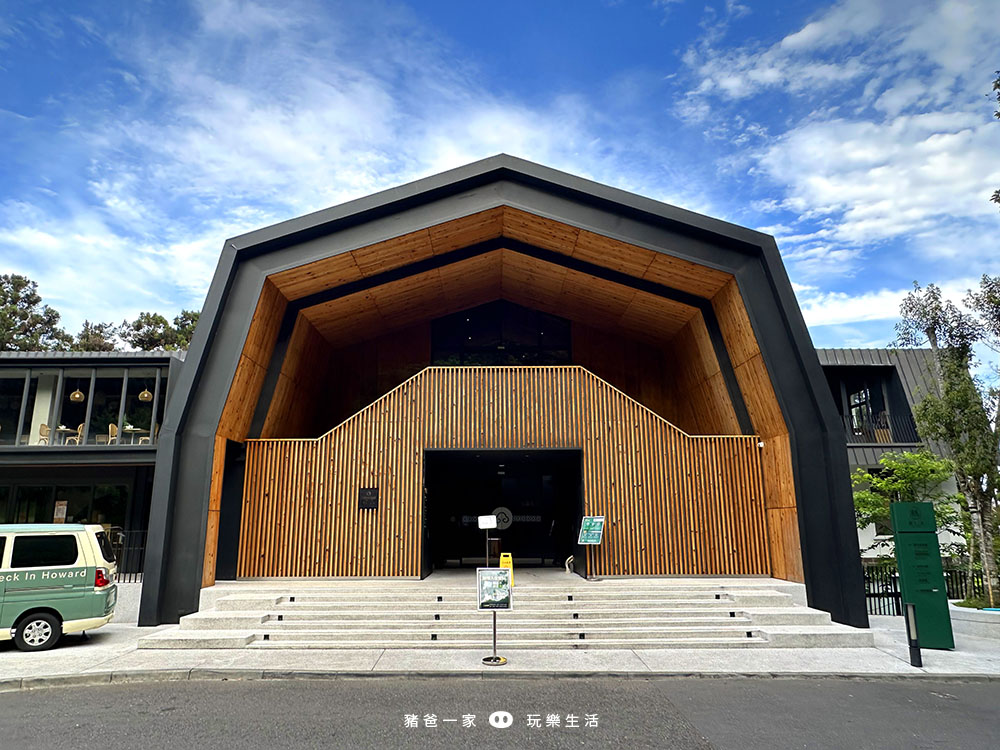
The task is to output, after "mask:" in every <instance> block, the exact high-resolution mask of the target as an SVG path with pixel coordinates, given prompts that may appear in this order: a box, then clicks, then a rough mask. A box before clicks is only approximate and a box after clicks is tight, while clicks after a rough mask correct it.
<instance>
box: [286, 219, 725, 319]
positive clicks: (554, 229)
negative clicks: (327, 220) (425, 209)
mask: <svg viewBox="0 0 1000 750" xmlns="http://www.w3.org/2000/svg"><path fill="white" fill-rule="evenodd" d="M499 236H504V237H509V238H512V239H517V240H521V241H523V242H527V243H529V244H531V245H535V246H536V247H540V248H543V249H546V250H552V251H555V252H558V253H562V254H564V255H571V256H573V257H574V258H576V259H579V260H581V261H584V262H587V263H593V264H595V265H599V266H603V267H604V268H609V269H611V270H614V271H617V272H619V273H624V274H627V275H629V276H634V277H636V278H643V279H646V280H649V281H653V282H656V283H659V284H663V285H665V286H669V287H672V288H674V289H678V290H681V291H685V292H688V293H690V294H695V295H697V296H699V297H704V298H706V299H711V298H712V297H713V296H715V295H716V294H717V293H718V292H719V290H720V289H721V288H722V287H723V286H724V285H725V284H726V282H727V281H729V280H730V279H731V278H732V276H731V275H730V274H727V273H724V272H722V271H717V270H715V269H713V268H709V267H707V266H702V265H699V264H697V263H692V262H690V261H686V260H681V259H680V258H675V257H673V256H670V255H666V254H664V253H659V252H655V251H653V250H649V249H647V248H643V247H638V246H637V245H631V244H629V243H627V242H622V241H620V240H616V239H611V238H609V237H605V236H603V235H600V234H597V233H595V232H591V231H587V230H583V229H579V228H577V227H573V226H570V225H568V224H565V223H562V222H558V221H555V220H553V219H547V218H545V217H542V216H538V215H536V214H532V213H530V212H528V211H524V210H521V209H517V208H511V207H510V206H500V207H497V208H492V209H488V210H486V211H479V212H477V213H474V214H470V215H469V216H463V217H460V218H457V219H452V220H450V221H446V222H442V223H441V224H438V225H435V226H433V227H430V228H427V229H421V230H418V231H416V232H411V233H409V234H405V235H401V236H399V237H394V238H391V239H388V240H385V241H383V242H379V243H376V244H374V245H369V246H367V247H362V248H358V249H356V250H352V251H350V252H346V253H341V254H339V255H337V256H334V257H332V258H324V259H322V260H318V261H314V262H313V263H309V264H305V265H303V266H299V267H297V268H292V269H288V270H285V271H281V272H279V273H276V274H273V275H272V276H271V277H270V279H271V281H272V282H273V283H274V285H275V286H276V287H277V288H278V290H279V291H281V293H282V294H283V295H284V296H285V298H286V299H288V300H296V299H301V298H302V297H305V296H307V295H310V294H314V293H317V292H322V291H324V290H327V289H332V288H335V287H337V286H340V285H342V284H345V283H348V282H351V281H356V280H358V279H360V278H364V277H370V276H372V275H375V274H378V273H382V272H384V271H389V270H392V269H394V268H398V267H400V266H404V265H408V264H410V263H414V262H416V261H419V260H424V259H426V258H429V257H431V256H432V255H444V254H446V253H450V252H453V251H455V250H459V249H461V248H463V247H468V246H470V245H474V244H476V243H478V242H483V241H485V240H488V239H491V238H494V237H499ZM506 265H507V264H506V263H505V264H504V267H505V270H504V277H505V279H506V276H507V273H506ZM525 268H526V266H525V264H523V263H521V264H516V267H515V268H513V269H512V274H513V275H515V276H516V275H517V274H519V273H521V272H522V271H524V270H525Z"/></svg>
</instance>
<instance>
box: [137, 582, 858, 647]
mask: <svg viewBox="0 0 1000 750" xmlns="http://www.w3.org/2000/svg"><path fill="white" fill-rule="evenodd" d="M434 578H435V576H431V577H430V578H428V579H426V580H424V581H391V582H389V581H384V580H381V581H373V580H354V581H336V582H334V581H327V582H318V581H308V582H284V583H281V584H279V583H276V582H266V583H249V582H247V583H238V584H229V585H227V586H223V587H221V589H220V590H219V591H217V592H214V593H215V594H216V596H214V597H212V598H214V607H211V608H205V607H203V610H202V611H200V612H196V613H194V614H191V615H187V616H186V617H183V618H181V621H180V624H179V626H177V627H176V628H170V629H166V630H162V631H159V632H157V633H155V634H153V635H150V636H147V637H144V638H142V639H141V640H140V641H139V647H140V648H199V649H204V648H248V649H318V648H341V649H385V648H397V649H423V648H482V647H483V646H484V645H489V644H490V643H491V638H492V616H491V614H490V613H489V612H480V611H477V610H476V599H475V582H474V580H475V579H474V577H467V578H468V580H467V581H465V580H459V579H458V578H457V577H456V576H452V577H441V578H440V580H439V581H438V582H436V583H435V582H433V579H434ZM525 578H526V581H525V582H524V583H519V582H518V578H517V575H516V574H515V586H514V608H513V610H511V611H507V612H500V613H498V616H497V620H498V644H499V645H500V646H502V647H503V648H505V649H510V648H545V649H549V648H588V649H589V648H761V647H764V648H766V647H772V648H773V647H808V646H817V647H825V648H831V647H865V646H872V645H873V640H872V634H871V632H870V631H867V630H858V629H855V628H849V627H846V626H843V625H837V624H834V623H832V622H831V621H830V616H829V615H828V614H827V613H826V612H821V611H819V610H814V609H809V608H808V607H805V606H801V605H797V604H795V601H794V597H793V592H790V591H789V590H788V587H789V585H788V584H786V583H785V582H783V581H775V580H772V579H735V580H727V581H719V580H718V579H706V578H702V579H699V578H690V579H618V580H605V581H585V580H584V579H582V578H579V577H577V576H565V575H560V576H558V577H556V576H549V577H548V578H542V579H538V578H537V577H535V578H536V580H535V581H534V582H533V581H532V577H531V576H525ZM782 588H785V589H786V590H781V589H782Z"/></svg>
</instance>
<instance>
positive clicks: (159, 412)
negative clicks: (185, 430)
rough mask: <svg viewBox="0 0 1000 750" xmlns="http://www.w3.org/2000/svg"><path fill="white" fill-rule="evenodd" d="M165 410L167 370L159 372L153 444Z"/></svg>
mask: <svg viewBox="0 0 1000 750" xmlns="http://www.w3.org/2000/svg"><path fill="white" fill-rule="evenodd" d="M166 409H167V368H166V367H164V368H163V369H161V370H160V400H159V401H157V403H156V422H155V423H154V424H153V442H154V443H155V442H156V441H157V440H158V439H159V437H160V425H162V424H163V414H164V413H165V412H166Z"/></svg>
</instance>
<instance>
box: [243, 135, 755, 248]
mask: <svg viewBox="0 0 1000 750" xmlns="http://www.w3.org/2000/svg"><path fill="white" fill-rule="evenodd" d="M502 181H509V182H514V183H518V184H522V185H528V186H532V187H543V188H544V189H545V190H547V191H549V192H551V193H553V194H560V195H562V196H563V197H566V198H569V199H570V200H575V201H578V202H583V203H588V204H591V205H602V206H612V205H613V207H614V209H615V210H616V211H619V212H621V213H631V214H632V215H633V216H635V217H637V218H641V219H642V220H644V221H654V222H656V223H660V224H661V225H669V226H670V227H671V228H672V229H673V230H674V231H681V232H684V233H686V234H695V235H701V236H707V237H712V238H724V239H727V240H729V241H730V245H731V246H734V247H739V248H740V249H741V250H743V251H744V252H750V253H753V252H755V251H756V248H757V246H759V245H760V244H761V243H762V242H769V241H770V242H773V238H772V237H771V235H767V234H764V233H762V232H758V231H757V230H754V229H750V228H748V227H743V226H739V225H737V224H732V223H730V222H727V221H723V220H721V219H716V218H713V217H711V216H705V215H704V214H699V213H695V212H694V211H689V210H687V209H684V208H679V207H678V206H672V205H670V204H668V203H663V202H662V201H658V200H654V199H652V198H646V197H645V196H642V195H638V194H636V193H630V192H628V191H626V190H621V189H619V188H614V187H611V186H609V185H603V184H601V183H599V182H594V181H592V180H587V179H584V178H582V177H577V176H576V175H572V174H569V173H567V172H561V171H559V170H557V169H552V168H551V167H546V166H543V165H541V164H536V163H535V162H531V161H527V160H525V159H519V158H518V157H516V156H510V155H509V154H496V155H495V156H490V157H487V158H485V159H481V160H479V161H475V162H472V163H471V164H466V165H464V166H461V167H457V168H455V169H450V170H448V171H446V172H441V173H440V174H436V175H432V176H430V177H424V178H422V179H419V180H415V181H413V182H409V183H406V184H405V185H399V186H397V187H393V188H389V189H388V190H382V191H380V192H377V193H373V194H372V195H368V196H365V197H364V198H358V199H356V200H352V201H348V202H347V203H341V204H339V205H336V206H331V207H330V208H324V209H321V210H319V211H315V212H313V213H310V214H306V215H305V216H299V217H297V218H294V219H289V220H287V221H282V222H279V223H278V224H272V225H271V226H268V227H264V228H262V229H256V230H253V231H251V232H247V233H246V234H241V235H238V236H236V237H232V238H230V239H228V240H226V242H225V247H231V248H232V249H233V250H235V251H236V252H238V253H240V254H241V255H242V256H244V257H246V256H252V255H256V254H258V253H261V252H271V251H273V250H275V249H279V248H282V247H287V246H289V245H293V244H298V243H302V242H305V241H308V240H311V239H315V238H316V237H320V236H323V235H327V234H332V233H334V232H338V231H342V230H343V229H346V228H347V227H350V226H355V225H358V224H362V223H366V222H369V221H372V220H374V219H376V218H380V217H384V216H386V215H389V214H393V213H398V212H401V211H403V210H406V209H408V208H412V207H414V206H419V205H422V204H426V203H428V202H430V201H433V200H437V199H439V198H442V197H446V196H449V195H454V194H457V193H460V192H462V191H465V190H469V189H472V188H476V187H481V186H482V185H486V184H491V183H497V182H502ZM390 236H391V235H390ZM388 238H389V237H388V236H387V237H385V238H384V239H388Z"/></svg>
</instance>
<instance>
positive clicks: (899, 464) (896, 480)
mask: <svg viewBox="0 0 1000 750" xmlns="http://www.w3.org/2000/svg"><path fill="white" fill-rule="evenodd" d="M878 462H879V464H880V465H881V466H882V469H881V471H879V472H877V473H869V472H868V471H867V470H865V469H855V471H854V474H852V475H851V483H852V484H853V485H854V488H855V489H854V515H855V518H856V520H857V524H858V528H859V529H864V528H865V527H867V526H869V525H871V524H876V525H883V526H888V525H889V505H890V503H920V502H927V503H933V504H934V518H935V520H936V521H937V527H938V530H939V531H949V532H951V533H953V534H959V535H962V534H963V533H964V532H963V529H962V523H961V518H960V515H959V508H960V507H961V505H962V502H963V500H964V498H963V497H962V495H960V494H950V493H947V492H945V491H944V489H943V484H944V482H946V481H947V480H948V479H950V478H951V476H952V474H953V473H954V470H955V467H954V466H953V465H952V462H951V461H949V460H948V459H945V458H938V457H937V456H935V455H934V454H933V453H931V452H930V451H929V450H927V449H926V448H925V449H923V450H921V451H918V452H916V453H883V454H882V456H880V457H879V461H878ZM878 544H879V542H875V543H873V544H872V545H871V546H870V547H868V548H866V550H868V549H873V548H874V547H876V546H877V545H878ZM955 551H957V550H955Z"/></svg>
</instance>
